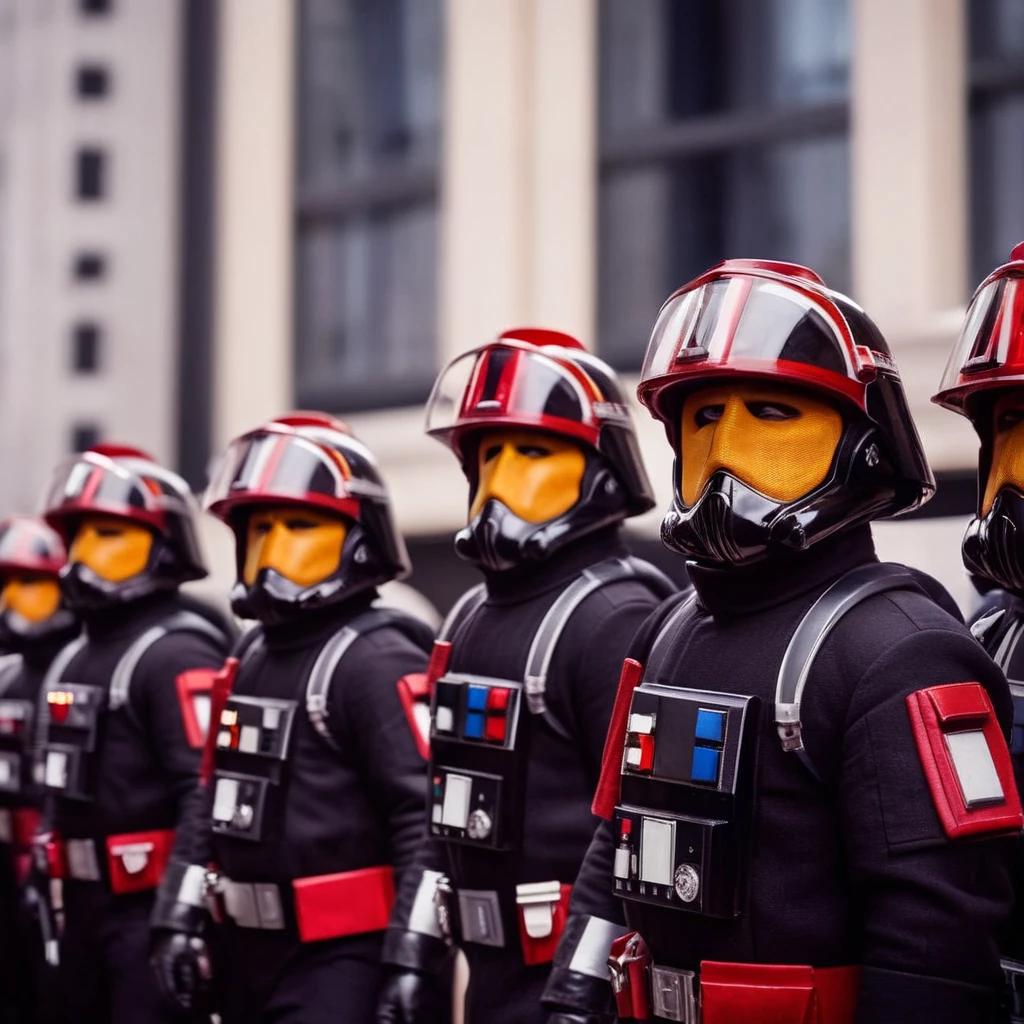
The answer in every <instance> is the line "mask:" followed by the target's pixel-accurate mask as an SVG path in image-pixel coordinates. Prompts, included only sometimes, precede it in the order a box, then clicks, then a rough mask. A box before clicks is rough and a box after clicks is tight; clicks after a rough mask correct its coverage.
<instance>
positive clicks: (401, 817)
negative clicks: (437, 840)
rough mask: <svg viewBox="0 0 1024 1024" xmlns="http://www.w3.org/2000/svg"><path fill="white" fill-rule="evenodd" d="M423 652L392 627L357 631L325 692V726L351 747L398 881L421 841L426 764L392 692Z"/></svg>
mask: <svg viewBox="0 0 1024 1024" xmlns="http://www.w3.org/2000/svg"><path fill="white" fill-rule="evenodd" d="M427 657H428V656H427V654H426V652H425V651H423V650H422V649H420V648H419V647H417V646H416V645H415V644H413V643H412V642H411V641H410V640H409V639H408V638H407V637H406V636H405V635H404V634H403V633H401V632H399V631H398V630H397V629H393V628H390V627H384V628H382V629H376V630H374V631H372V632H370V633H367V634H365V635H364V636H361V637H360V638H359V639H358V640H357V641H356V642H355V644H354V645H353V646H352V649H351V650H350V651H349V652H348V654H347V655H346V656H345V657H344V658H343V659H342V661H341V663H340V664H339V666H338V672H337V675H336V676H335V678H334V679H333V680H332V682H331V689H330V695H329V708H330V710H331V714H330V715H329V716H328V724H329V725H331V723H332V722H337V723H339V729H340V732H339V739H340V740H341V741H342V743H343V746H344V747H345V749H353V750H355V751H356V752H357V756H356V758H355V759H354V761H355V763H356V764H357V765H358V766H359V770H360V772H362V773H363V774H364V778H365V783H366V789H367V792H368V793H369V794H370V796H371V799H372V802H373V805H374V806H375V807H377V808H378V809H379V812H380V815H381V817H382V819H383V821H384V824H385V827H386V831H387V834H388V836H389V842H390V848H391V849H390V852H391V863H392V864H393V865H394V868H395V873H396V876H398V880H399V881H400V879H401V876H402V874H403V872H404V871H406V870H407V869H408V868H409V867H411V865H412V864H413V861H414V859H415V857H416V852H417V850H418V849H419V847H420V845H421V843H422V842H423V835H424V827H425V826H424V821H425V814H426V811H425V807H426V799H427V795H426V775H427V772H426V767H427V766H426V762H425V761H424V760H423V758H422V757H420V754H419V751H418V749H417V747H416V741H415V739H414V735H413V731H412V730H413V726H412V724H411V723H410V721H409V719H408V718H407V717H406V713H405V710H404V708H403V706H402V702H401V699H400V698H399V694H398V681H399V680H400V679H401V678H402V677H403V676H405V675H410V674H412V673H415V672H423V671H425V670H426V667H427ZM331 728H332V729H333V728H334V726H333V725H331Z"/></svg>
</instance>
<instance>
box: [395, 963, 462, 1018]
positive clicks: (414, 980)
mask: <svg viewBox="0 0 1024 1024" xmlns="http://www.w3.org/2000/svg"><path fill="white" fill-rule="evenodd" d="M439 981H440V979H439V978H437V977H436V976H434V975H432V974H431V975H428V974H421V973H420V972H419V971H403V970H395V969H394V968H392V969H391V970H389V971H388V973H387V977H386V978H385V979H384V986H383V988H382V989H381V992H380V999H379V1000H378V1002H377V1024H446V1022H447V1020H448V1000H447V998H446V997H445V994H444V993H442V992H441V991H440V984H439Z"/></svg>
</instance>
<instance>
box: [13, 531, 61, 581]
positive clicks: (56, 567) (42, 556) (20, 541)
mask: <svg viewBox="0 0 1024 1024" xmlns="http://www.w3.org/2000/svg"><path fill="white" fill-rule="evenodd" d="M66 561H67V552H66V551H65V549H64V542H63V541H62V540H61V538H60V534H59V533H57V531H56V530H53V529H51V528H50V527H49V526H47V525H46V523H44V522H43V521H42V520H41V519H36V518H34V517H33V516H11V517H10V518H9V519H5V520H4V521H3V522H2V523H0V573H10V574H17V573H33V574H38V575H40V576H52V577H53V578H54V579H56V578H57V576H58V575H59V574H60V570H61V568H62V567H63V565H64V563H65V562H66Z"/></svg>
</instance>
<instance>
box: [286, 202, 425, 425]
mask: <svg viewBox="0 0 1024 1024" xmlns="http://www.w3.org/2000/svg"><path fill="white" fill-rule="evenodd" d="M436 247H437V215H436V211H435V209H434V207H433V206H419V207H406V208H399V209H395V210H393V211H391V212H389V213H387V214H384V215H375V216H373V217H366V218H359V219H353V220H351V221H347V222H345V223H342V224H331V223H324V224H319V225H311V226H309V227H306V228H305V229H304V230H303V231H302V233H301V235H300V238H299V254H298V257H299V266H298V280H299V291H298V318H299V323H298V345H297V349H296V388H297V392H298V399H299V402H300V404H309V405H312V406H314V407H324V406H329V407H330V408H331V409H332V410H334V411H343V410H345V409H352V408H359V407H363V408H368V407H372V406H374V405H382V404H388V403H389V402H393V401H416V400H417V399H419V400H422V399H423V398H424V397H426V391H427V390H428V388H429V385H430V382H431V379H432V378H433V375H434V372H435V370H436V363H435V353H434V328H435V316H436V289H437V275H436V266H437V253H436ZM314 399H315V400H314Z"/></svg>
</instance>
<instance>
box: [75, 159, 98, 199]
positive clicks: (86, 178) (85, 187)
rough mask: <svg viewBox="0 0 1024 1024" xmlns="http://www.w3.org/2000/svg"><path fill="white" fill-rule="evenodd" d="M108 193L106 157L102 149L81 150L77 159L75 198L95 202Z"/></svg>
mask: <svg viewBox="0 0 1024 1024" xmlns="http://www.w3.org/2000/svg"><path fill="white" fill-rule="evenodd" d="M105 192H106V156H105V154H104V153H103V150H101V149H92V148H86V149H80V150H79V151H78V153H77V154H76V157H75V196H76V197H77V198H78V199H82V200H86V201H93V200H96V199H102V198H103V196H104V194H105Z"/></svg>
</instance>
